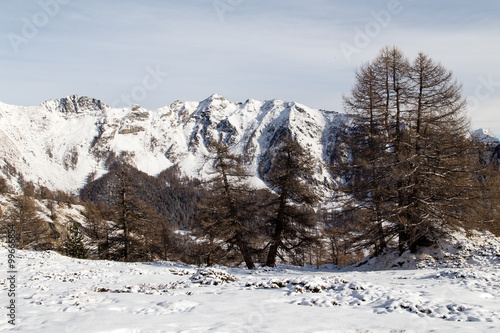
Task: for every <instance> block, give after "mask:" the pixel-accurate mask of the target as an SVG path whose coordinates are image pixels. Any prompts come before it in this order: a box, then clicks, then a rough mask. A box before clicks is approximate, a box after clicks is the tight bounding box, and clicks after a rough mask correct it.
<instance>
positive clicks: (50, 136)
mask: <svg viewBox="0 0 500 333" xmlns="http://www.w3.org/2000/svg"><path fill="white" fill-rule="evenodd" d="M344 120H345V115H342V114H340V113H337V112H332V111H324V110H316V109H311V108H308V107H307V106H305V105H302V104H300V103H296V102H284V101H281V100H269V101H259V100H253V99H249V100H247V101H246V102H244V103H233V102H231V101H229V100H228V99H226V98H224V97H223V96H220V95H218V94H213V95H212V96H210V97H209V98H207V99H205V100H203V101H201V102H182V101H175V102H174V103H172V104H171V105H168V106H165V107H162V108H159V109H157V110H147V109H144V108H142V107H141V106H139V105H132V106H129V107H126V108H113V107H110V106H109V105H107V104H105V103H104V102H102V101H100V100H97V99H94V98H90V97H86V96H78V95H72V96H68V97H65V98H61V99H57V100H47V101H45V102H43V103H42V104H41V105H39V106H32V107H24V106H13V105H7V104H3V103H0V174H2V175H3V176H4V177H5V178H6V179H7V180H8V181H9V182H10V184H11V185H12V186H14V187H15V186H18V185H17V184H18V180H19V178H20V177H22V178H23V179H24V180H26V181H33V182H34V183H35V184H38V185H43V186H46V187H48V188H50V189H60V190H65V191H72V192H76V191H77V190H78V189H79V188H81V187H82V186H83V185H84V183H85V181H86V179H87V177H88V176H89V175H90V174H92V175H94V176H100V175H102V174H104V173H106V172H107V171H106V166H105V162H106V160H107V158H108V157H110V156H111V155H114V156H120V157H122V158H124V159H125V160H127V161H128V163H130V164H131V165H133V166H135V167H137V168H138V169H139V170H141V171H144V172H146V173H148V174H150V175H156V174H158V173H160V172H161V171H162V170H164V169H166V168H168V167H170V166H172V165H174V164H178V165H179V166H180V167H181V170H182V171H183V172H184V173H185V174H186V175H188V176H192V177H197V178H205V177H207V172H208V171H209V170H210V164H209V163H207V161H206V155H207V154H208V151H207V144H208V142H209V141H210V140H223V141H224V142H226V143H228V144H229V145H230V146H231V147H232V149H233V151H234V152H237V153H240V154H243V155H244V157H245V160H246V162H247V167H248V168H249V170H250V172H252V173H253V174H254V175H255V177H254V180H255V184H256V185H262V182H261V181H260V179H259V176H258V166H259V164H260V163H263V162H265V161H262V158H263V156H264V152H266V151H267V150H268V149H270V148H272V147H273V146H274V145H275V144H276V143H277V141H278V140H279V138H280V136H281V135H283V134H284V133H286V132H289V133H291V134H292V135H293V136H294V137H295V138H296V140H297V141H298V142H299V143H300V144H301V145H302V146H303V147H304V148H306V149H307V150H308V151H310V152H311V154H312V155H313V157H314V158H315V159H316V160H317V161H318V167H317V170H316V173H315V176H314V179H315V181H316V182H317V183H318V184H321V185H322V186H325V187H328V186H330V185H332V184H333V183H334V182H335V179H333V178H332V176H331V175H330V173H329V172H328V170H327V168H326V167H325V166H324V165H325V163H327V162H329V161H330V160H331V159H332V158H333V154H334V147H335V140H336V137H337V133H338V131H339V129H340V127H341V126H342V125H341V124H342V123H343V121H344Z"/></svg>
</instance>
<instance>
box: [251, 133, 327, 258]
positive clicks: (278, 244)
mask: <svg viewBox="0 0 500 333" xmlns="http://www.w3.org/2000/svg"><path fill="white" fill-rule="evenodd" d="M269 153H270V156H269V157H270V159H271V164H270V169H269V170H268V172H267V173H265V174H263V176H264V179H265V181H266V183H267V184H268V186H269V187H270V188H271V190H273V191H274V192H275V194H276V195H275V196H274V198H273V199H272V201H271V203H270V206H269V207H270V209H271V211H270V212H269V213H268V214H270V217H269V220H268V232H269V234H268V236H269V238H270V241H269V251H268V255H267V259H266V263H265V264H266V266H270V267H273V266H275V265H276V257H277V256H278V255H279V252H280V250H285V251H287V252H291V251H292V250H294V249H297V248H300V247H302V246H305V245H309V244H311V243H312V242H313V241H314V238H315V237H314V234H313V233H312V232H311V231H312V229H313V228H314V227H315V224H316V220H315V214H314V210H313V206H314V205H315V204H316V203H317V202H318V200H319V198H318V195H317V194H316V193H315V191H314V188H313V187H312V185H311V184H310V183H308V181H307V180H308V179H310V177H311V175H312V174H313V173H314V167H315V162H314V159H313V158H312V157H311V155H310V154H309V153H308V152H307V151H306V150H305V149H304V148H302V147H301V146H300V145H299V144H298V142H297V141H295V140H294V138H293V137H292V135H291V134H290V133H285V135H284V136H283V137H282V138H281V139H280V140H278V144H277V147H276V148H275V150H274V151H271V152H269ZM261 174H262V173H261Z"/></svg>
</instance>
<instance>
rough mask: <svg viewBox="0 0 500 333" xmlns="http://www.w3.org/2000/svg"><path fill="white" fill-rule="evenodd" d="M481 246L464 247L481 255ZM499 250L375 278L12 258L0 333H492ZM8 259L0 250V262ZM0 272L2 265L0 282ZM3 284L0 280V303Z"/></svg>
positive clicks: (497, 318) (0, 247)
mask: <svg viewBox="0 0 500 333" xmlns="http://www.w3.org/2000/svg"><path fill="white" fill-rule="evenodd" d="M479 241H480V242H482V241H483V240H479ZM479 241H474V240H472V241H471V240H469V242H468V243H467V244H469V245H466V244H465V243H463V245H464V246H466V247H470V248H473V247H480V243H478V242H479ZM476 243H477V244H476ZM499 244H500V243H499V242H498V240H496V241H495V243H492V244H491V246H493V247H494V248H495V252H496V254H497V258H496V259H494V258H493V259H492V260H490V261H481V260H479V261H476V262H475V263H474V264H473V265H470V266H467V267H462V268H458V267H456V268H446V267H444V266H440V265H437V266H435V267H433V268H423V269H410V270H403V269H399V270H383V271H357V270H336V269H327V268H320V269H316V268H313V267H305V268H297V267H289V266H287V267H279V268H275V269H270V268H265V269H263V268H262V269H257V270H255V271H249V270H246V269H239V268H225V267H218V268H197V267H193V266H187V265H183V264H179V263H174V262H158V263H122V262H110V261H90V260H80V259H71V258H67V257H63V256H61V255H58V254H56V253H55V252H50V251H48V252H33V251H21V250H18V251H17V253H16V258H17V259H16V260H17V263H18V271H19V274H18V276H17V282H16V283H17V286H16V288H17V293H18V294H17V298H16V306H17V317H16V326H15V327H13V326H11V325H10V324H8V323H7V318H6V316H5V315H4V316H2V317H3V319H2V320H1V321H0V330H7V329H9V330H10V331H13V332H72V333H73V332H231V333H232V332H488V331H491V332H498V330H499V329H500V302H499V297H500V274H499V271H498V268H499V258H498V251H499V249H500V245H499ZM6 256H7V250H6V248H5V245H4V244H0V257H2V258H6ZM6 264H7V263H6V260H2V261H0V269H1V270H2V271H4V272H6V271H7V267H6ZM7 282H8V281H7V279H6V278H5V277H2V278H1V279H0V289H2V295H6V294H7V292H6V291H7V289H8V285H9V284H8V283H7ZM6 299H7V297H6V296H4V304H6V303H5V302H7V300H6ZM2 309H3V310H4V311H6V310H5V308H4V307H2Z"/></svg>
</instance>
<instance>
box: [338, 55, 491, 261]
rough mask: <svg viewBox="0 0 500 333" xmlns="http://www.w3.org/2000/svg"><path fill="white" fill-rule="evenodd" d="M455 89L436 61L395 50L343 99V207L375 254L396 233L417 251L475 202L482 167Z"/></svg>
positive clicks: (364, 70)
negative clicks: (348, 120) (348, 119)
mask: <svg viewBox="0 0 500 333" xmlns="http://www.w3.org/2000/svg"><path fill="white" fill-rule="evenodd" d="M460 91H461V86H460V85H459V84H458V83H457V82H456V81H455V80H454V78H453V75H452V73H451V72H450V71H448V70H446V69H445V68H444V67H443V66H442V65H441V64H439V63H436V62H434V61H433V60H432V59H431V58H429V57H428V56H427V55H425V54H422V53H421V54H419V55H418V56H417V58H416V59H415V61H414V62H413V63H410V62H409V61H408V60H406V57H405V56H404V55H403V54H402V52H401V51H400V50H398V49H397V48H395V47H393V48H390V47H386V48H384V49H383V50H382V51H381V52H380V54H379V56H378V57H377V58H376V59H375V60H373V61H372V62H369V63H367V64H365V65H363V66H362V67H361V68H360V69H359V70H358V72H357V73H356V84H355V86H354V88H353V89H352V91H351V94H350V95H348V96H346V97H345V98H344V105H345V109H346V111H347V113H349V114H350V115H351V116H352V126H351V127H350V129H349V130H347V132H346V135H345V138H346V146H348V147H349V148H348V149H347V150H348V152H347V153H346V156H347V157H346V158H345V159H344V160H343V161H336V164H337V165H336V168H334V170H339V169H345V170H346V172H345V174H344V176H346V177H345V180H346V184H345V185H346V186H344V187H341V188H339V190H340V191H342V192H343V193H345V194H346V196H344V198H345V199H346V200H345V201H344V203H345V204H346V205H345V206H344V211H349V210H357V211H359V212H361V213H362V214H359V216H361V217H363V218H362V220H361V223H360V224H361V225H362V226H364V230H363V233H362V234H363V235H365V236H367V237H365V240H369V241H368V242H366V243H365V244H367V245H368V244H372V245H374V246H375V252H376V253H378V252H379V251H380V250H381V249H382V248H383V247H384V246H385V244H386V240H390V239H395V238H396V239H398V240H399V248H400V251H401V252H403V251H405V250H408V249H409V250H411V251H416V249H417V247H418V246H419V245H425V244H428V243H429V242H432V241H433V238H435V237H438V235H439V233H440V232H441V231H443V230H444V229H443V228H444V227H445V226H448V227H450V226H453V225H459V224H461V223H462V222H463V221H464V220H467V219H469V218H471V217H472V215H470V214H471V212H472V211H473V209H472V208H473V207H474V206H476V205H477V204H479V203H480V200H478V199H479V198H480V195H479V193H480V192H479V191H478V188H480V187H481V186H482V184H481V182H480V181H478V180H479V178H478V175H479V174H481V172H482V171H481V170H482V169H484V167H483V166H481V165H480V163H478V162H479V161H478V152H479V150H478V149H479V148H478V146H477V144H476V143H475V142H474V140H470V138H469V122H468V119H467V115H466V101H465V99H464V98H462V96H461V94H460Z"/></svg>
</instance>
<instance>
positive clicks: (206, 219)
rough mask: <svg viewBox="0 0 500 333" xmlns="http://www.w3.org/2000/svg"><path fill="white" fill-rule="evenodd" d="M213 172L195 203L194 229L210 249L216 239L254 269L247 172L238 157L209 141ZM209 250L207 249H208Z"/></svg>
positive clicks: (250, 191)
mask: <svg viewBox="0 0 500 333" xmlns="http://www.w3.org/2000/svg"><path fill="white" fill-rule="evenodd" d="M209 151H210V153H211V157H210V160H211V161H212V162H213V169H214V171H213V175H212V178H211V179H210V181H209V187H208V188H207V191H206V194H205V195H204V196H203V197H202V198H201V200H200V202H199V208H198V210H199V213H198V215H197V216H196V218H195V224H194V228H195V230H197V231H198V232H200V233H201V234H202V235H203V236H205V237H207V238H208V240H209V242H210V244H212V246H211V248H213V249H215V248H216V247H217V246H218V245H217V242H223V243H225V244H227V245H229V248H231V247H233V246H235V247H236V248H237V249H238V251H239V252H240V254H241V256H242V257H243V260H244V261H245V264H246V266H247V268H249V269H254V268H255V264H254V259H253V252H254V249H253V248H252V244H251V242H252V239H253V238H255V233H256V230H255V229H254V228H253V225H252V223H251V222H252V219H253V216H254V215H255V212H252V207H255V206H254V205H252V201H251V198H252V192H253V190H252V188H251V187H250V185H249V184H248V181H247V180H248V177H249V176H250V175H249V174H248V172H247V171H246V170H245V169H244V168H243V166H242V160H241V156H239V155H236V154H233V153H231V152H230V151H229V146H227V145H225V144H223V143H221V142H212V143H211V144H210V146H209ZM209 252H211V250H209Z"/></svg>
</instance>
